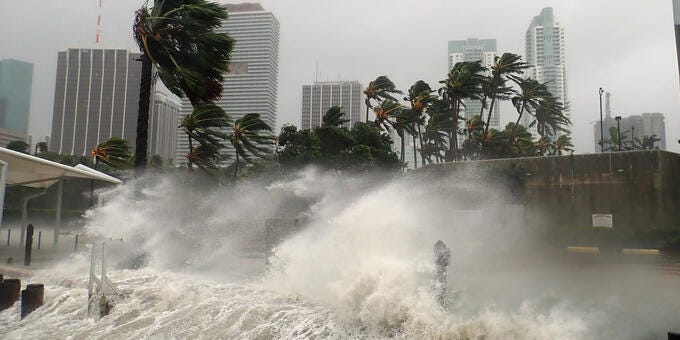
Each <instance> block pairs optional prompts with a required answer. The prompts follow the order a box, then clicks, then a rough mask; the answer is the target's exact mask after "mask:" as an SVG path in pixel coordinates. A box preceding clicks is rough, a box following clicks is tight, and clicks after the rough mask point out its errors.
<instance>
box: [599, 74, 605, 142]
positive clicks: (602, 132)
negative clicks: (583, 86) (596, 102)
mask: <svg viewBox="0 0 680 340" xmlns="http://www.w3.org/2000/svg"><path fill="white" fill-rule="evenodd" d="M598 93H599V94H600V152H604V128H603V127H602V93H604V90H603V89H602V88H601V87H600V90H599V91H598Z"/></svg>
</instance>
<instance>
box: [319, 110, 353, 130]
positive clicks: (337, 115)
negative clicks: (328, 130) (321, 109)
mask: <svg viewBox="0 0 680 340" xmlns="http://www.w3.org/2000/svg"><path fill="white" fill-rule="evenodd" d="M344 116H345V113H344V112H342V107H340V106H332V107H331V108H330V109H328V111H326V113H325V114H324V115H323V117H322V119H321V126H326V127H339V126H341V125H342V124H345V123H347V122H349V119H345V118H344Z"/></svg>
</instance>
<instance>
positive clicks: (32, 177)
mask: <svg viewBox="0 0 680 340" xmlns="http://www.w3.org/2000/svg"><path fill="white" fill-rule="evenodd" d="M0 160H2V161H5V162H7V185H22V186H27V187H31V188H47V187H49V186H51V185H52V184H54V183H56V182H57V181H58V180H59V179H60V178H64V177H69V178H84V179H93V180H98V181H104V182H109V183H114V184H120V183H121V180H119V179H117V178H115V177H111V176H109V175H107V174H105V173H102V172H99V171H97V170H95V169H92V168H89V167H86V166H84V165H80V164H79V165H77V166H75V167H71V166H68V165H64V164H59V163H57V162H52V161H48V160H46V159H42V158H39V157H35V156H31V155H27V154H24V153H21V152H17V151H12V150H9V149H6V148H1V147H0Z"/></svg>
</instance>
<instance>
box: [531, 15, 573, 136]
mask: <svg viewBox="0 0 680 340" xmlns="http://www.w3.org/2000/svg"><path fill="white" fill-rule="evenodd" d="M525 44H526V60H527V63H528V64H529V65H531V67H530V68H529V69H528V70H527V72H526V74H527V75H528V76H529V77H531V78H533V79H535V80H537V81H538V82H540V83H545V84H546V86H547V87H548V90H550V92H551V93H552V95H553V96H555V97H557V99H558V100H559V101H560V102H562V103H563V104H564V105H565V107H568V105H569V98H568V96H567V70H566V54H565V43H564V28H563V27H561V26H560V24H559V23H558V22H557V21H555V17H554V15H553V9H552V8H551V7H546V8H543V10H541V13H540V14H539V15H537V16H535V17H534V19H533V20H532V21H531V24H530V25H529V28H528V29H527V31H526V35H525ZM565 113H566V115H567V117H569V112H568V111H567V112H565ZM529 120H530V117H529V115H525V117H524V119H523V121H522V123H523V124H524V125H525V126H528V125H529ZM534 130H535V128H534ZM534 132H535V131H534Z"/></svg>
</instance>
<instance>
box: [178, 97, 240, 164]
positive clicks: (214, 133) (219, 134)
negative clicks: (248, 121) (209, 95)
mask: <svg viewBox="0 0 680 340" xmlns="http://www.w3.org/2000/svg"><path fill="white" fill-rule="evenodd" d="M230 125H231V120H230V119H229V116H227V114H226V113H225V112H224V110H222V108H221V107H219V106H217V105H215V103H212V102H207V103H203V104H200V105H198V106H197V107H196V108H195V109H194V110H193V111H192V112H191V113H190V114H188V115H186V116H185V117H184V118H183V119H182V122H181V123H180V125H179V128H181V129H182V130H184V133H186V135H187V137H188V139H189V152H188V153H187V160H188V161H189V162H188V163H187V166H188V168H189V171H191V170H192V169H193V166H192V164H196V165H198V166H199V167H200V168H202V169H205V168H206V166H205V165H206V164H211V162H204V161H203V158H201V157H197V156H196V155H197V154H198V153H196V152H195V151H196V150H194V145H193V141H196V142H198V143H199V146H202V149H201V152H200V154H201V155H204V156H205V155H207V154H208V153H207V151H208V150H211V151H214V152H215V153H217V152H218V151H219V150H220V149H221V148H222V147H223V145H222V141H223V140H225V139H227V138H228V136H227V134H226V133H225V132H224V129H226V128H228V127H229V126H230ZM211 157H212V156H211ZM208 158H210V157H208ZM199 162H200V164H199Z"/></svg>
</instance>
